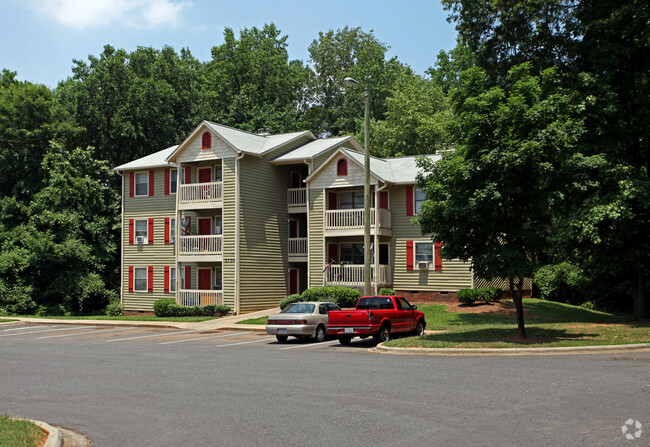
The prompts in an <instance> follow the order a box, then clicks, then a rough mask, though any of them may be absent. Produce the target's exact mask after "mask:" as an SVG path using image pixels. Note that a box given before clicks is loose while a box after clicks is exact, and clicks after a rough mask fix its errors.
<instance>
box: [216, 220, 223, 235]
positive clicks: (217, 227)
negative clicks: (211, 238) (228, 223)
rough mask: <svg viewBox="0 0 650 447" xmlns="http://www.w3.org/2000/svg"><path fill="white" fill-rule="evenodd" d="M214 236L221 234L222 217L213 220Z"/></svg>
mask: <svg viewBox="0 0 650 447" xmlns="http://www.w3.org/2000/svg"><path fill="white" fill-rule="evenodd" d="M214 234H223V217H221V216H216V217H215V218H214Z"/></svg>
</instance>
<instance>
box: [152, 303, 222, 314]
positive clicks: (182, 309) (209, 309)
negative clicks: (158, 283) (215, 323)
mask: <svg viewBox="0 0 650 447" xmlns="http://www.w3.org/2000/svg"><path fill="white" fill-rule="evenodd" d="M153 312H154V314H155V315H156V316H157V317H213V316H215V315H217V314H219V315H226V314H227V313H228V312H230V307H229V306H224V305H222V304H217V305H215V304H208V305H207V306H181V305H180V304H176V300H175V299H174V298H163V299H161V300H157V301H155V302H154V303H153Z"/></svg>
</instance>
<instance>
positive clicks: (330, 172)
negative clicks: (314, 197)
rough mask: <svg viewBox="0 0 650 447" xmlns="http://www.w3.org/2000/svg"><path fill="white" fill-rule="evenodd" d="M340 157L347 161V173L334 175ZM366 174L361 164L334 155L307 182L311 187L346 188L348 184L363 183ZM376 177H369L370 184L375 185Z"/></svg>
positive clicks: (357, 184)
mask: <svg viewBox="0 0 650 447" xmlns="http://www.w3.org/2000/svg"><path fill="white" fill-rule="evenodd" d="M340 158H345V159H346V160H347V163H348V175H336V165H337V162H338V160H339V159H340ZM365 179H366V174H365V172H364V169H363V166H359V165H358V164H357V163H356V162H354V161H352V160H350V159H348V158H347V157H344V156H343V155H341V156H340V157H334V158H333V159H331V160H330V161H329V163H328V164H327V165H326V166H325V167H323V169H322V170H321V171H320V172H319V173H318V174H316V176H315V177H314V178H312V179H311V180H310V181H309V183H310V185H309V186H310V187H311V188H318V189H322V188H347V187H350V186H361V187H363V185H364V184H365ZM376 183H377V179H376V178H375V177H372V176H371V177H370V184H371V185H375V184H376Z"/></svg>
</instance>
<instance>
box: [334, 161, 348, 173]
mask: <svg viewBox="0 0 650 447" xmlns="http://www.w3.org/2000/svg"><path fill="white" fill-rule="evenodd" d="M336 175H348V161H347V160H346V159H345V158H340V159H339V161H337V162H336Z"/></svg>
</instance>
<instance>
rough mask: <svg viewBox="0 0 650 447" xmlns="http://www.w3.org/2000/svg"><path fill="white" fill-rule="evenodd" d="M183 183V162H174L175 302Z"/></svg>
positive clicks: (177, 294)
mask: <svg viewBox="0 0 650 447" xmlns="http://www.w3.org/2000/svg"><path fill="white" fill-rule="evenodd" d="M184 184H185V173H184V172H183V164H182V163H176V210H175V211H176V213H175V215H176V217H175V219H176V222H175V223H174V264H175V265H176V269H175V274H174V276H175V277H176V290H174V294H175V295H176V296H175V298H176V304H179V303H178V296H179V295H180V290H181V265H180V263H179V262H178V245H179V244H180V243H181V231H180V227H181V210H180V202H181V190H182V186H183V185H184ZM187 286H188V284H185V288H186V289H189V287H187Z"/></svg>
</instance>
